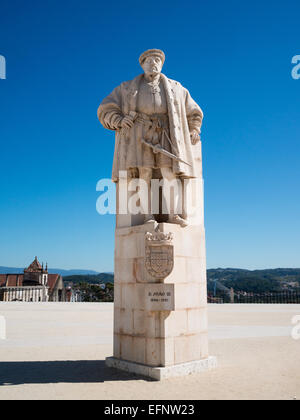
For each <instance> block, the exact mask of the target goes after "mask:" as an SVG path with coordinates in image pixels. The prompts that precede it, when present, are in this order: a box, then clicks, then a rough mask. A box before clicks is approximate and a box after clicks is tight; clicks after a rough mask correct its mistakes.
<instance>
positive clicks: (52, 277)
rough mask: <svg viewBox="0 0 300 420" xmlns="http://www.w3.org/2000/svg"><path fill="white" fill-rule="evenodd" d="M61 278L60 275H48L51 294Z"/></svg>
mask: <svg viewBox="0 0 300 420" xmlns="http://www.w3.org/2000/svg"><path fill="white" fill-rule="evenodd" d="M59 277H60V275H59V274H48V287H49V292H50V293H51V292H52V290H53V289H54V287H55V285H56V283H57V281H58V280H59Z"/></svg>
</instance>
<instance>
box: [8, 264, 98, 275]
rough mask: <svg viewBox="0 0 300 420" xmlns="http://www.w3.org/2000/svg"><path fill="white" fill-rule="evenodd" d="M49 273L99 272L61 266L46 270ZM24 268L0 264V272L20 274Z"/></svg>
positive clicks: (76, 273)
mask: <svg viewBox="0 0 300 420" xmlns="http://www.w3.org/2000/svg"><path fill="white" fill-rule="evenodd" d="M48 271H49V273H50V274H60V275H61V276H63V277H64V276H74V275H97V274H99V272H97V271H93V270H63V269H61V268H51V269H49V270H48ZM23 272H24V268H16V267H3V266H0V274H22V273H23Z"/></svg>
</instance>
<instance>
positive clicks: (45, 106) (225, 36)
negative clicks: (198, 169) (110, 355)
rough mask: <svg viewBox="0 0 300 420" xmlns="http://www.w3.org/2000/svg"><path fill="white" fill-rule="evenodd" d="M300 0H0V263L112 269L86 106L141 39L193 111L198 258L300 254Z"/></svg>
mask: <svg viewBox="0 0 300 420" xmlns="http://www.w3.org/2000/svg"><path fill="white" fill-rule="evenodd" d="M299 21H300V3H299V1H297V0H295V1H290V0H286V1H285V2H282V1H256V0H254V1H251V2H250V1H240V0H239V1H231V0H229V1H203V0H200V1H196V0H195V1H184V2H183V1H174V0H172V1H151V2H145V1H140V2H137V1H130V0H128V1H119V0H117V1H113V2H104V1H99V0H98V1H94V0H86V1H84V2H82V1H78V0H72V1H70V0H67V1H66V0H64V1H58V0H53V1H30V2H24V1H23V0H22V1H21V0H19V1H16V0H9V1H8V0H4V1H2V2H1V9H0V54H1V55H3V56H5V57H6V60H7V79H6V80H0V141H1V181H0V200H1V205H0V265H6V266H20V267H23V266H26V265H28V264H29V263H30V262H31V261H32V259H33V258H34V256H35V255H38V256H39V258H40V260H43V261H46V260H47V261H48V263H49V266H50V267H60V268H86V269H95V270H99V271H112V270H113V249H114V216H100V215H99V214H97V212H96V207H95V205H96V200H97V197H98V196H99V193H98V192H96V183H97V181H98V180H99V179H100V178H109V177H110V175H111V165H112V158H113V149H114V136H113V133H111V132H108V131H106V130H104V128H102V126H101V125H100V123H99V122H98V121H97V118H96V110H97V107H98V105H99V103H100V102H101V100H102V99H103V97H105V96H106V95H107V94H108V93H109V92H110V91H111V90H112V89H113V88H114V87H115V86H117V85H118V84H120V83H121V82H122V81H124V80H129V79H132V78H133V77H134V76H136V75H137V74H139V73H140V72H141V68H140V67H139V64H138V57H139V55H140V53H141V52H143V51H144V50H145V49H148V48H161V49H163V50H164V51H165V53H166V62H165V66H164V69H163V71H164V73H165V74H167V75H168V76H169V77H170V78H173V79H175V80H178V81H180V82H181V83H182V84H183V85H184V86H185V87H187V88H188V89H189V90H190V92H191V94H192V96H193V98H194V99H195V100H196V101H197V102H198V103H199V104H200V106H201V107H202V109H203V110H204V114H205V119H204V125H203V129H202V133H203V134H202V138H203V154H204V176H205V210H206V231H207V258H208V261H207V262H208V267H209V268H212V267H241V268H250V269H254V268H270V267H299V266H300V261H299V259H300V216H299V215H300V194H299V180H300V165H299V156H300V106H299V103H300V79H299V80H294V79H292V77H291V70H292V64H291V60H292V57H293V56H294V55H297V54H300V32H299Z"/></svg>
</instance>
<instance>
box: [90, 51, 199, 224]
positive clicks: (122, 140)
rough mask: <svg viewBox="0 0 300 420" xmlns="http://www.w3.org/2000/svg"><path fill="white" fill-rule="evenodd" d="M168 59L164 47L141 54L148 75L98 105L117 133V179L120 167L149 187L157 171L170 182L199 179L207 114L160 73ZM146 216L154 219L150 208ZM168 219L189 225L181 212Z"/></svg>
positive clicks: (102, 119)
mask: <svg viewBox="0 0 300 420" xmlns="http://www.w3.org/2000/svg"><path fill="white" fill-rule="evenodd" d="M164 61H165V54H164V53H163V51H161V50H158V49H150V50H147V51H145V52H144V53H143V54H142V55H141V56H140V58H139V62H140V65H141V66H142V68H143V70H144V74H141V75H139V76H137V77H135V78H134V79H133V80H131V81H128V82H123V83H122V84H121V85H120V86H118V87H116V88H115V89H114V90H113V92H112V93H111V94H110V95H109V96H107V97H106V98H105V99H104V100H103V101H102V103H101V105H100V106H99V109H98V118H99V120H100V122H101V124H102V125H103V126H104V127H105V128H107V129H109V130H114V131H115V132H116V144H115V154H114V162H113V171H112V179H113V181H114V182H118V180H119V172H120V171H127V172H128V174H129V176H130V177H139V178H141V179H144V180H145V181H146V182H147V184H148V185H149V186H150V183H151V179H152V177H153V170H154V169H159V170H160V173H161V177H162V178H163V179H164V180H167V181H170V182H172V181H173V180H174V179H175V178H179V179H181V180H182V179H184V178H197V177H199V174H198V173H197V169H196V166H195V152H194V148H195V145H196V144H197V143H198V142H199V141H200V136H199V135H200V128H201V124H202V119H203V113H202V111H201V109H200V107H199V106H198V105H197V104H196V102H195V101H194V100H193V99H192V98H191V96H190V94H189V92H188V90H187V89H185V88H184V87H183V86H182V85H181V84H180V83H179V82H176V81H174V80H171V79H169V78H168V77H166V76H165V75H164V74H162V73H161V70H162V67H163V64H164ZM144 214H145V216H144V223H147V222H151V221H153V220H154V216H153V215H152V214H151V211H149V209H145V211H144ZM168 222H169V223H176V224H179V225H181V226H182V227H185V226H186V225H187V221H186V220H185V219H184V216H183V215H179V214H169V215H168Z"/></svg>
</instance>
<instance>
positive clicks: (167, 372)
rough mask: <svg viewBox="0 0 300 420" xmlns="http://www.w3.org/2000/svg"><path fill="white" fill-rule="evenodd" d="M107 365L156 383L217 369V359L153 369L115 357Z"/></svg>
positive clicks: (107, 361)
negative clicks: (150, 379)
mask: <svg viewBox="0 0 300 420" xmlns="http://www.w3.org/2000/svg"><path fill="white" fill-rule="evenodd" d="M106 365H107V366H108V367H111V368H115V369H119V370H122V371H125V372H128V373H133V374H136V375H141V376H145V377H148V378H152V379H154V380H156V381H161V380H163V379H168V378H175V377H178V376H187V375H192V374H197V373H202V372H205V371H207V370H210V369H214V368H216V367H217V358H216V357H214V356H209V357H207V358H206V359H202V360H194V361H192V362H187V363H180V364H178V365H173V366H166V367H152V366H146V365H142V364H139V363H133V362H128V361H126V360H120V359H117V358H115V357H107V358H106Z"/></svg>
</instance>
